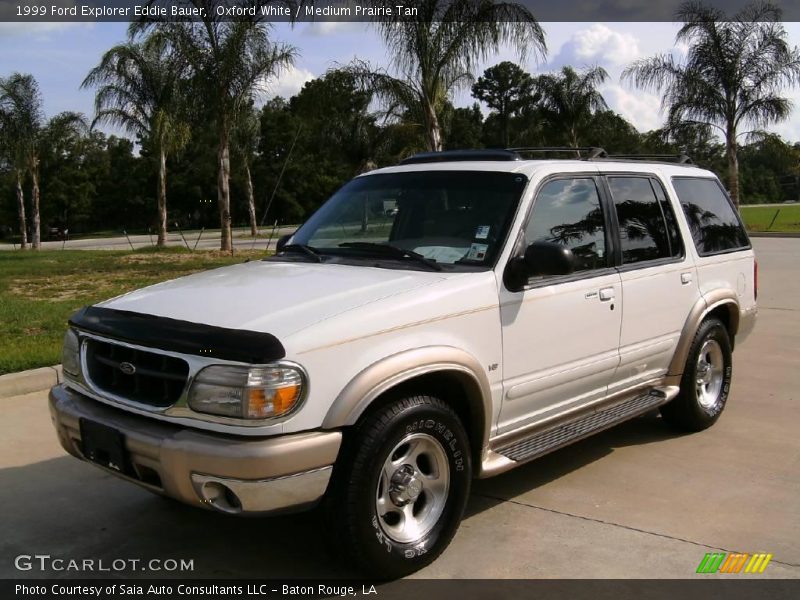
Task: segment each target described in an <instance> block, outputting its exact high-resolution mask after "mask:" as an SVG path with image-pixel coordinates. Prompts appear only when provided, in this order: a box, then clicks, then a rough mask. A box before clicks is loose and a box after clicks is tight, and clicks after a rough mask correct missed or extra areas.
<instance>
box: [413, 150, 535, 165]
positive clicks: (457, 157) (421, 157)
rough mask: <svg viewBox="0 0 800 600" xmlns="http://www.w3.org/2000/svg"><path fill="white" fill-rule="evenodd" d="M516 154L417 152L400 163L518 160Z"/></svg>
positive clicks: (502, 151) (501, 151)
mask: <svg viewBox="0 0 800 600" xmlns="http://www.w3.org/2000/svg"><path fill="white" fill-rule="evenodd" d="M520 159H521V157H520V155H519V154H517V153H516V152H511V151H509V150H491V149H488V150H445V151H443V152H419V153H417V154H414V155H412V156H409V157H408V158H404V159H403V160H401V161H400V164H401V165H416V164H419V163H432V162H450V161H464V160H492V161H505V160H520Z"/></svg>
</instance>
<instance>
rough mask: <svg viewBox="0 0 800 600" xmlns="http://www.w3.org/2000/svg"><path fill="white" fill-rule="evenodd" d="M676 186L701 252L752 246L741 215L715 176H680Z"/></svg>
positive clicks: (675, 183)
mask: <svg viewBox="0 0 800 600" xmlns="http://www.w3.org/2000/svg"><path fill="white" fill-rule="evenodd" d="M672 185H674V186H675V191H676V192H677V194H678V199H679V200H680V202H681V206H682V207H683V212H684V214H685V215H686V220H687V221H688V222H689V229H691V231H692V237H693V238H694V244H695V246H697V251H698V252H699V253H700V254H702V255H706V254H714V253H716V252H725V251H727V250H735V249H737V248H749V247H750V242H749V241H748V239H747V234H746V233H745V232H744V227H742V222H741V221H740V220H739V215H737V214H736V211H735V210H734V208H733V206H732V205H731V203H730V201H729V200H728V198H727V196H726V195H725V193H724V192H723V190H722V188H721V187H720V185H719V183H718V182H717V181H716V180H715V179H701V178H688V177H686V178H684V177H680V178H678V177H676V178H674V179H673V180H672Z"/></svg>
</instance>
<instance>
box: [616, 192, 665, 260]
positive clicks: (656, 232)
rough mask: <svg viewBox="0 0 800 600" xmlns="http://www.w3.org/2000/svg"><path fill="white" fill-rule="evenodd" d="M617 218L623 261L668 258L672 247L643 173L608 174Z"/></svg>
mask: <svg viewBox="0 0 800 600" xmlns="http://www.w3.org/2000/svg"><path fill="white" fill-rule="evenodd" d="M608 186H609V188H610V189H611V196H612V198H613V199H614V206H615V208H616V210H617V221H618V222H619V235H620V245H621V248H622V263H623V264H631V263H638V262H642V261H647V260H657V259H659V258H670V257H671V256H672V248H671V244H670V239H669V235H668V233H667V224H666V221H665V219H664V213H663V210H662V207H661V203H660V202H659V201H658V198H657V197H656V194H655V191H654V190H653V186H652V184H651V183H650V179H649V178H646V177H609V178H608Z"/></svg>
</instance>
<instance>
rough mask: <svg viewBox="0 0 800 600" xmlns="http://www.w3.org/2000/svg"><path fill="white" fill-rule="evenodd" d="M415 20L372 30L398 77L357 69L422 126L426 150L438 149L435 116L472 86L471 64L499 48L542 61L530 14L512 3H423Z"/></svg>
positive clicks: (380, 25) (539, 40)
mask: <svg viewBox="0 0 800 600" xmlns="http://www.w3.org/2000/svg"><path fill="white" fill-rule="evenodd" d="M416 7H417V8H418V10H419V17H418V18H416V19H414V20H407V21H393V20H389V21H382V22H378V23H377V27H378V29H379V31H380V33H381V36H382V37H383V40H384V43H385V44H386V47H387V50H388V52H389V55H390V56H392V57H393V58H392V66H393V68H394V69H395V70H396V71H397V72H398V73H399V77H393V76H391V75H390V74H388V73H387V72H385V71H380V70H374V69H372V68H371V67H370V66H369V65H367V64H365V63H356V64H355V65H354V71H355V72H357V73H359V74H360V76H361V77H362V79H363V81H364V83H365V85H366V87H367V88H369V89H371V90H373V91H374V92H375V94H376V95H377V96H378V97H379V98H380V99H382V100H384V101H385V102H386V103H387V105H388V107H389V108H390V110H399V112H402V113H404V114H405V115H406V117H410V118H412V119H413V120H414V121H415V122H416V123H417V124H418V125H420V126H422V128H423V131H424V133H425V139H426V144H427V147H428V150H431V151H439V150H441V149H442V147H443V140H442V127H441V124H440V114H441V111H442V109H443V108H444V103H445V101H446V100H448V99H449V98H450V96H451V94H452V93H453V92H454V91H455V90H458V89H461V88H464V87H467V86H469V85H470V84H471V83H472V81H473V77H474V75H473V70H474V68H475V66H476V64H477V63H478V62H479V61H481V60H485V59H486V58H487V57H488V56H489V55H490V54H491V53H493V52H497V51H498V50H499V49H500V46H501V44H510V45H512V46H514V47H515V48H516V49H517V50H518V51H519V53H520V55H521V56H522V57H524V56H525V54H526V53H527V52H532V53H533V54H534V55H541V56H544V54H545V53H546V44H545V39H544V31H543V30H542V28H541V27H540V26H539V23H538V22H537V21H536V19H535V18H534V16H533V14H532V13H531V12H530V11H529V10H528V9H527V8H525V7H524V6H522V5H521V4H518V3H514V2H491V1H488V0H422V1H421V2H418V3H416Z"/></svg>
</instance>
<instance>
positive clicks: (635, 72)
mask: <svg viewBox="0 0 800 600" xmlns="http://www.w3.org/2000/svg"><path fill="white" fill-rule="evenodd" d="M677 18H678V20H680V21H683V27H681V29H680V30H679V31H678V33H677V35H676V36H675V41H676V43H685V44H687V45H688V53H687V56H686V58H685V60H684V61H683V62H679V61H678V60H676V58H675V57H674V56H672V55H658V56H653V57H651V58H646V59H641V60H638V61H636V62H634V63H633V64H632V65H631V66H629V67H628V68H627V69H625V71H624V72H623V74H622V77H623V79H627V80H631V81H633V83H634V84H635V85H636V86H637V87H639V88H642V89H649V90H653V91H655V92H659V93H662V109H666V110H667V112H668V117H667V124H668V126H674V125H677V124H679V123H680V122H682V121H683V122H686V121H696V122H700V123H706V124H709V125H711V126H713V127H715V128H717V129H719V130H720V131H721V133H722V134H723V136H724V139H725V154H726V157H727V161H728V188H729V190H730V193H731V196H732V198H733V200H734V202H735V203H736V204H737V206H738V203H739V161H738V156H737V147H736V140H737V138H738V137H739V135H741V134H742V133H743V132H740V128H741V127H742V126H744V125H750V126H754V127H764V126H766V125H769V124H771V123H777V122H779V121H781V120H784V119H786V118H788V117H789V115H790V114H791V109H792V103H791V102H790V101H789V100H788V99H787V98H784V97H782V96H781V95H780V92H781V90H782V89H783V88H784V87H785V86H786V85H794V84H795V83H797V81H798V79H800V52H798V50H797V48H790V47H789V45H788V43H787V41H786V31H785V30H784V28H783V25H782V24H781V22H780V19H781V10H780V9H779V8H778V7H777V6H775V5H774V4H770V3H768V2H755V3H751V4H749V5H747V6H745V7H744V8H742V9H741V10H740V11H739V12H738V13H737V14H736V15H734V16H733V17H732V18H729V17H726V16H725V15H724V14H723V13H722V12H721V11H720V10H718V9H716V8H713V7H709V6H707V5H705V4H703V3H702V2H696V1H693V2H687V3H684V4H683V5H682V6H681V8H680V10H679V11H678V13H677Z"/></svg>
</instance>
